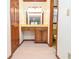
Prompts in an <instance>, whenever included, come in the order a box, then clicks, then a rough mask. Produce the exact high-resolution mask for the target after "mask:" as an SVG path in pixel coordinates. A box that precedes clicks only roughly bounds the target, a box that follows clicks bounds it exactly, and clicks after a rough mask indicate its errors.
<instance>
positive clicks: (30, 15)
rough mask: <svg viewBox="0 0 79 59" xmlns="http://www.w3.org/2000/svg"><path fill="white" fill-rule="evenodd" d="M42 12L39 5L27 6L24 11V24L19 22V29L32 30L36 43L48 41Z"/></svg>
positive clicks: (23, 30)
mask: <svg viewBox="0 0 79 59" xmlns="http://www.w3.org/2000/svg"><path fill="white" fill-rule="evenodd" d="M43 15H44V12H43V10H42V8H41V7H39V8H38V7H29V8H28V9H27V12H26V24H21V25H20V26H21V31H22V32H26V31H30V32H33V33H34V35H35V39H34V40H35V42H36V43H48V24H44V17H43Z"/></svg>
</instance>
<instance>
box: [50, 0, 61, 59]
mask: <svg viewBox="0 0 79 59" xmlns="http://www.w3.org/2000/svg"><path fill="white" fill-rule="evenodd" d="M58 2H59V0H57V30H56V34H57V36H56V57H57V59H60V58H59V56H58V55H57V52H58V50H57V49H58V16H59V15H58V14H59V3H58ZM53 6H54V0H50V32H49V35H50V38H49V39H50V40H49V42H50V43H49V46H50V47H52V46H53V36H52V35H53V14H54V7H53Z"/></svg>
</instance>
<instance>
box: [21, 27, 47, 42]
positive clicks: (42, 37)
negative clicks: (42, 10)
mask: <svg viewBox="0 0 79 59" xmlns="http://www.w3.org/2000/svg"><path fill="white" fill-rule="evenodd" d="M21 30H22V31H33V32H35V42H36V43H47V42H48V27H22V28H21Z"/></svg>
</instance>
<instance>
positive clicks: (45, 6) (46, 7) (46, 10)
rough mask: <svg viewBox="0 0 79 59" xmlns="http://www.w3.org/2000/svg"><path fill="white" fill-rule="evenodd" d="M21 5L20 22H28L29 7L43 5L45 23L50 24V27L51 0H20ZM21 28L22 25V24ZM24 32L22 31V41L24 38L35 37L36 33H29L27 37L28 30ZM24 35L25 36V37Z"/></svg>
mask: <svg viewBox="0 0 79 59" xmlns="http://www.w3.org/2000/svg"><path fill="white" fill-rule="evenodd" d="M19 3H20V5H19V8H20V10H19V12H20V14H19V16H20V24H26V10H27V8H28V7H30V6H38V7H40V6H41V7H42V8H43V10H44V24H48V27H49V20H50V0H47V2H23V0H20V1H19ZM20 29H21V26H20ZM22 34H23V33H22V32H21V31H20V36H21V37H20V39H21V40H20V41H22V39H33V38H34V37H33V36H34V35H29V36H28V38H27V34H28V32H26V34H25V33H24V35H22ZM23 36H24V37H23Z"/></svg>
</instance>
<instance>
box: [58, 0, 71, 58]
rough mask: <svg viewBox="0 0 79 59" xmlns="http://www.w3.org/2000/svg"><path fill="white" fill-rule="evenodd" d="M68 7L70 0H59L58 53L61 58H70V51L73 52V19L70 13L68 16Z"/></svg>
mask: <svg viewBox="0 0 79 59" xmlns="http://www.w3.org/2000/svg"><path fill="white" fill-rule="evenodd" d="M68 9H69V10H70V0H59V16H58V43H57V44H58V47H57V51H58V52H57V55H58V56H59V57H60V59H68V53H70V52H71V45H70V44H71V19H70V15H69V16H67V15H68V14H67V11H68Z"/></svg>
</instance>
